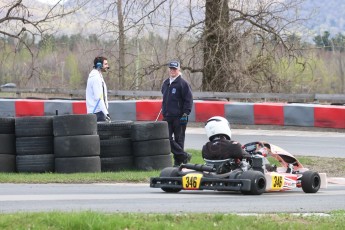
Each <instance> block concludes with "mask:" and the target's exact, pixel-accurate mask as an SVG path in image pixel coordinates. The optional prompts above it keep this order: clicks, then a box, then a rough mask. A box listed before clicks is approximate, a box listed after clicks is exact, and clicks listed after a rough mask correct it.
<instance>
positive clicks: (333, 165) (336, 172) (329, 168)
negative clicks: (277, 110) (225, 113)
mask: <svg viewBox="0 0 345 230" xmlns="http://www.w3.org/2000/svg"><path fill="white" fill-rule="evenodd" d="M204 125H205V124H204V123H201V122H190V123H188V126H189V127H200V128H201V127H204ZM231 128H232V129H254V130H255V129H256V130H296V131H315V132H338V133H345V129H332V128H318V127H297V126H273V125H238V124H231ZM344 152H345V149H344ZM296 157H297V158H298V156H296ZM308 158H309V159H310V164H303V166H304V167H306V168H309V169H310V170H313V171H316V172H320V173H321V172H322V173H327V176H328V177H345V158H327V157H308Z"/></svg>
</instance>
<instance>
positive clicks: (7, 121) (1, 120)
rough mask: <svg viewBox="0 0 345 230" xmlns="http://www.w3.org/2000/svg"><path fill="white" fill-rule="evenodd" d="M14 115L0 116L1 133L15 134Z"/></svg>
mask: <svg viewBox="0 0 345 230" xmlns="http://www.w3.org/2000/svg"><path fill="white" fill-rule="evenodd" d="M14 131H15V129H14V117H0V134H14Z"/></svg>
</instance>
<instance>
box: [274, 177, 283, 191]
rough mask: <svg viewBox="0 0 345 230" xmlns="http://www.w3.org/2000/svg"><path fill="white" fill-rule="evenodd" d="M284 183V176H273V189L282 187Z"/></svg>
mask: <svg viewBox="0 0 345 230" xmlns="http://www.w3.org/2000/svg"><path fill="white" fill-rule="evenodd" d="M283 185H284V178H283V176H277V175H274V176H272V189H281V188H282V187H283Z"/></svg>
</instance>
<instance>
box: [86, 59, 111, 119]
mask: <svg viewBox="0 0 345 230" xmlns="http://www.w3.org/2000/svg"><path fill="white" fill-rule="evenodd" d="M93 63H94V66H93V69H92V70H91V72H90V74H89V78H88V79H87V86H86V108H87V113H93V114H96V116H97V121H108V122H111V119H110V116H109V112H108V95H107V85H106V84H105V81H104V79H103V75H102V73H104V72H107V70H108V69H109V65H108V60H107V58H105V57H101V56H100V57H96V58H95V60H94V61H93Z"/></svg>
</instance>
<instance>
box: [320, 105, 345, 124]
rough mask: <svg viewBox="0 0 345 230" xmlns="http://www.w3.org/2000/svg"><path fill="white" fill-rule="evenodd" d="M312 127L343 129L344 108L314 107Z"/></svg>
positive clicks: (344, 119)
mask: <svg viewBox="0 0 345 230" xmlns="http://www.w3.org/2000/svg"><path fill="white" fill-rule="evenodd" d="M314 126H315V127H324V128H338V129H344V128H345V107H344V106H342V107H341V106H340V107H339V106H315V108H314Z"/></svg>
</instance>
